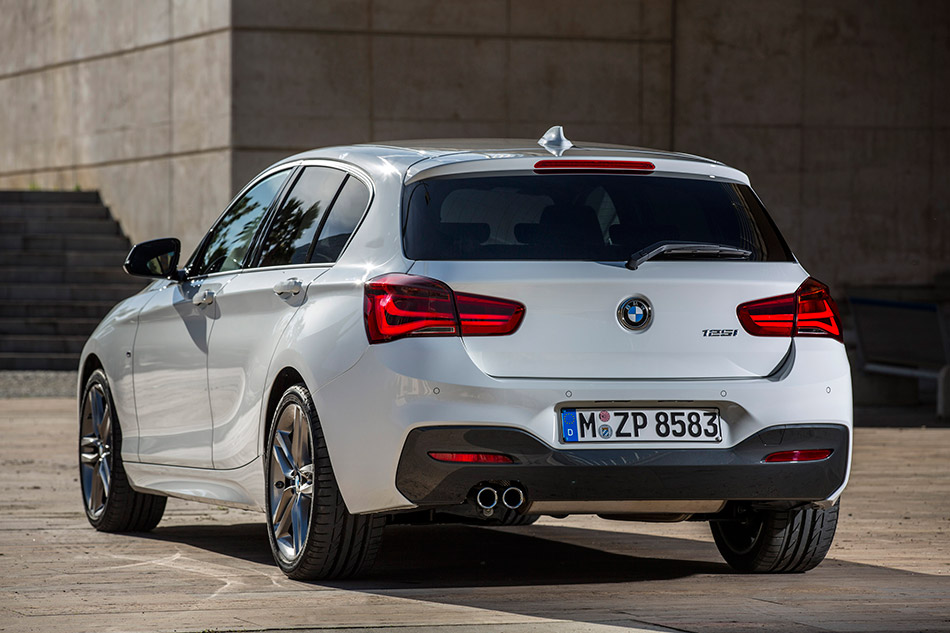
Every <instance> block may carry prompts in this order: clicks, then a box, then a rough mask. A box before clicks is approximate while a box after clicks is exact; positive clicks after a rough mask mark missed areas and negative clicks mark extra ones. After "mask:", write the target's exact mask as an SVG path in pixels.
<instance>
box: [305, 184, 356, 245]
mask: <svg viewBox="0 0 950 633" xmlns="http://www.w3.org/2000/svg"><path fill="white" fill-rule="evenodd" d="M368 203H369V189H367V188H366V185H364V184H363V183H362V182H360V180H359V179H358V178H354V177H353V176H349V177H347V179H346V182H345V183H343V190H342V191H340V195H339V196H337V199H336V202H335V203H334V204H333V208H332V209H330V215H329V216H328V217H327V219H326V221H325V222H324V223H323V228H321V229H320V237H319V239H318V240H317V244H316V246H315V247H314V249H313V256H311V257H310V261H312V262H335V261H336V260H337V257H339V256H340V253H341V252H342V251H343V247H344V246H346V243H347V241H348V240H349V239H350V235H352V234H353V231H355V230H356V225H357V224H359V223H360V219H361V218H362V217H363V212H364V211H366V205H367V204H368Z"/></svg>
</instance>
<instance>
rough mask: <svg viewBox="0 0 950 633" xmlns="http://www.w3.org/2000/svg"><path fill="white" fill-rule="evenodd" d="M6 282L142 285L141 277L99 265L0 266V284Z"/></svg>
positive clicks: (143, 283) (143, 280) (115, 267)
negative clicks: (87, 266) (54, 266)
mask: <svg viewBox="0 0 950 633" xmlns="http://www.w3.org/2000/svg"><path fill="white" fill-rule="evenodd" d="M6 283H43V284H61V283H68V284H104V283H105V284H128V285H129V286H138V287H140V288H141V287H142V286H144V285H145V283H146V281H145V279H144V278H143V277H133V276H132V275H130V274H128V273H127V272H125V271H124V270H122V268H120V267H118V266H99V267H89V268H86V267H76V268H71V267H59V268H53V267H45V268H37V267H27V266H0V284H6Z"/></svg>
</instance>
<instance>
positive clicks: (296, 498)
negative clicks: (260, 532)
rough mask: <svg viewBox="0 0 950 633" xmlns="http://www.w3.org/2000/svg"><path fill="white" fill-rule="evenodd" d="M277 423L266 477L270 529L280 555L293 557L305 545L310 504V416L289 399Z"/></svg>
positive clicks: (311, 474) (311, 461) (311, 465)
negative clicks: (289, 402) (267, 479)
mask: <svg viewBox="0 0 950 633" xmlns="http://www.w3.org/2000/svg"><path fill="white" fill-rule="evenodd" d="M276 424H277V428H276V430H275V434H274V441H273V447H272V453H271V456H270V457H271V459H270V469H269V477H268V478H269V482H268V494H269V495H270V508H269V511H270V513H271V516H270V518H271V529H272V530H273V533H274V540H275V542H276V543H277V547H278V549H279V550H280V554H281V556H283V557H284V558H285V559H286V560H288V561H293V560H295V559H296V558H297V557H298V556H299V555H300V553H301V552H302V551H303V549H304V547H305V545H306V541H307V535H308V534H309V528H310V510H311V507H312V505H313V448H312V437H311V431H310V420H309V418H308V417H307V415H306V414H305V413H304V411H303V409H302V408H301V407H300V406H299V405H298V404H296V403H292V404H289V405H288V406H287V407H285V408H284V409H283V411H281V413H280V417H279V418H277V423H276Z"/></svg>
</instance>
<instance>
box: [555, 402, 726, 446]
mask: <svg viewBox="0 0 950 633" xmlns="http://www.w3.org/2000/svg"><path fill="white" fill-rule="evenodd" d="M561 441H562V442H711V443H717V442H721V441H722V431H721V421H720V419H719V409H561Z"/></svg>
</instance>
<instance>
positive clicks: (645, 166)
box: [534, 158, 656, 171]
mask: <svg viewBox="0 0 950 633" xmlns="http://www.w3.org/2000/svg"><path fill="white" fill-rule="evenodd" d="M534 168H535V169H570V170H572V171H577V170H579V169H580V170H583V169H592V170H604V169H605V170H610V171H653V170H654V169H656V166H654V164H653V163H650V162H647V161H645V160H578V159H570V158H559V159H555V160H552V159H548V160H539V161H538V162H536V163H535V164H534Z"/></svg>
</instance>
